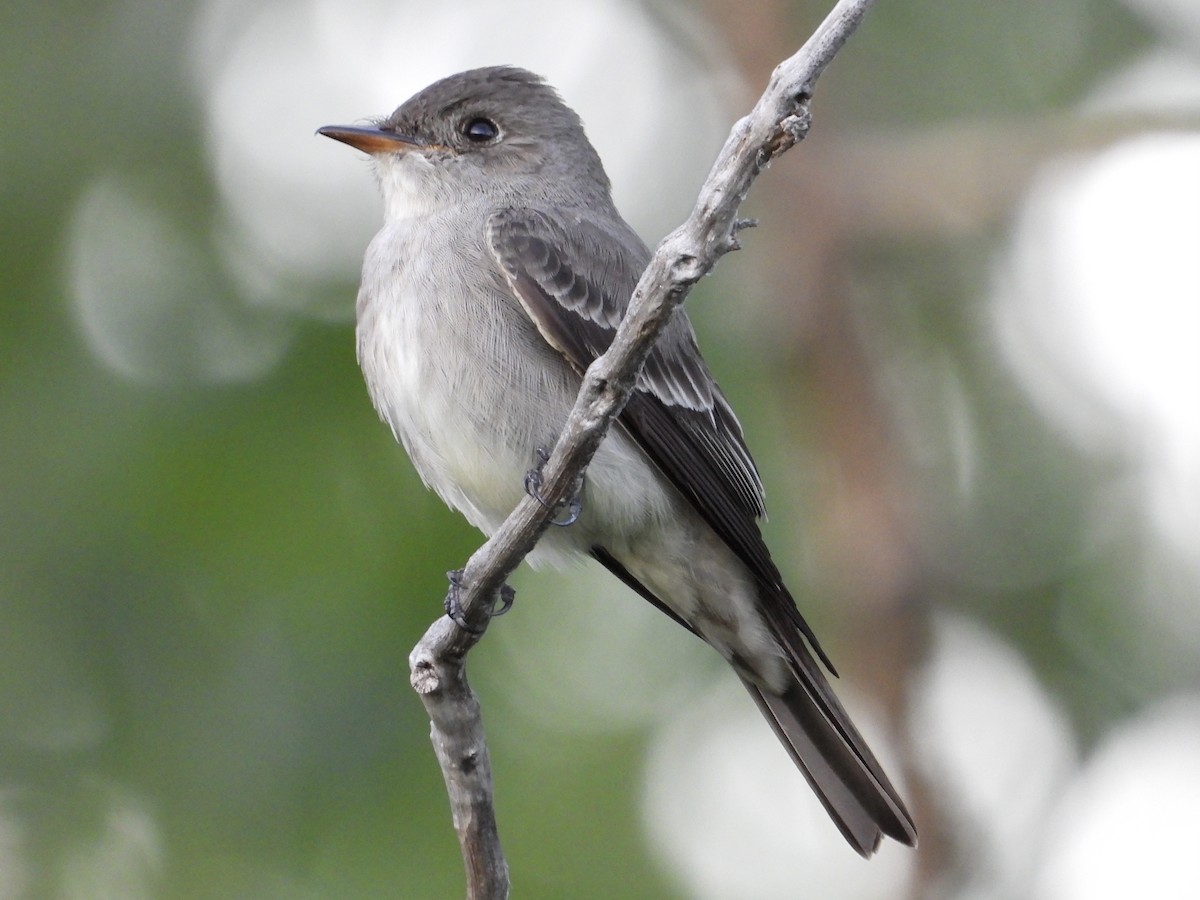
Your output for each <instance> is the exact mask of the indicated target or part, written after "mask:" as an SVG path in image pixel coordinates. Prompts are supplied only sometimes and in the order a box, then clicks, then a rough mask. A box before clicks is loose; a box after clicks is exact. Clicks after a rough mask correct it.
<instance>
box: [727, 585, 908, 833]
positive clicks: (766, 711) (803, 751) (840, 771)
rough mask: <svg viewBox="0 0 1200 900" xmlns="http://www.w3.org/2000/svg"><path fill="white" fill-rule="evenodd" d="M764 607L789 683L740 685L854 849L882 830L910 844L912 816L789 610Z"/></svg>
mask: <svg viewBox="0 0 1200 900" xmlns="http://www.w3.org/2000/svg"><path fill="white" fill-rule="evenodd" d="M794 609H795V606H794V605H792V606H791V610H794ZM766 610H767V611H768V614H767V617H768V620H769V621H770V622H771V625H772V626H773V630H774V632H775V637H776V640H777V641H778V643H779V645H780V646H781V648H782V649H784V650H785V651H786V653H787V657H788V667H789V669H790V670H791V673H792V676H793V682H792V684H791V685H790V686H789V687H788V688H787V690H785V691H784V692H783V693H782V694H775V693H772V692H770V691H768V690H765V689H764V688H762V687H760V686H759V685H757V684H755V683H753V682H750V681H747V680H746V679H742V681H743V683H744V684H745V685H746V690H748V691H749V692H750V696H752V697H753V698H754V702H755V703H757V704H758V708H759V709H760V710H761V711H762V714H763V715H764V716H765V717H766V719H767V721H768V722H770V723H771V727H772V728H774V729H775V734H776V735H778V737H779V740H780V741H782V742H783V745H784V747H786V748H787V750H788V752H789V753H790V754H791V756H792V759H793V761H795V763H796V765H797V767H799V769H800V771H801V772H803V773H804V777H805V778H806V779H808V783H809V784H810V785H811V786H812V789H813V791H814V792H815V793H816V795H817V797H819V798H820V800H821V803H822V804H824V806H825V809H826V810H827V811H828V813H829V815H830V817H831V818H832V819H833V821H834V822H835V823H836V824H837V826H838V828H839V829H841V832H842V834H843V835H845V837H846V840H847V841H849V842H850V845H851V846H852V847H854V849H855V850H857V851H858V852H859V853H861V854H862V855H863V856H870V855H871V854H872V853H874V852H875V850H877V849H878V848H879V841H880V839H881V838H882V837H883V835H885V834H886V835H887V836H888V837H890V838H894V839H895V840H897V841H899V842H900V843H902V844H907V845H908V846H910V847H915V846H916V844H917V829H916V827H915V826H914V825H913V820H912V816H910V815H909V813H908V810H907V809H905V807H904V801H903V800H901V799H900V795H899V793H897V791H896V789H895V788H894V787H892V783H891V781H890V780H888V777H887V775H886V774H884V771H883V767H882V766H881V765H879V761H878V760H877V759H875V754H874V753H872V752H871V748H870V747H868V746H867V742H866V741H865V740H863V737H862V735H861V734H859V733H858V729H857V728H855V727H854V723H853V722H851V721H850V716H849V715H848V714H847V713H846V710H845V708H844V707H843V706H842V704H841V701H840V700H838V698H837V695H836V694H834V692H833V688H831V687H830V686H829V681H828V680H827V679H826V678H825V674H824V673H823V672H822V671H821V668H820V665H819V664H818V663H817V661H816V660H815V659H814V658H813V655H812V653H811V652H810V651H809V647H808V644H807V643H806V642H805V639H804V637H803V636H802V634H801V632H800V630H799V629H798V628H797V627H796V625H795V623H794V622H793V621H792V619H793V615H792V614H791V610H788V609H787V608H786V607H785V606H784V605H783V604H782V603H773V604H769V605H766ZM794 617H795V618H797V619H798V618H799V615H798V614H796V615H795V616H794ZM780 619H783V621H780ZM817 652H820V650H819V648H818V650H817Z"/></svg>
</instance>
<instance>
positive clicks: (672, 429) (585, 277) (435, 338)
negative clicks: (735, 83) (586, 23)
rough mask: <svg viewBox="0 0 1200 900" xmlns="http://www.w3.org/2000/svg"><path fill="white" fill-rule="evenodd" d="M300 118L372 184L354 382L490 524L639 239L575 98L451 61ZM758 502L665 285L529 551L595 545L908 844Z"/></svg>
mask: <svg viewBox="0 0 1200 900" xmlns="http://www.w3.org/2000/svg"><path fill="white" fill-rule="evenodd" d="M318 133H319V134H322V135H324V136H327V137H329V138H332V139H335V140H337V141H341V142H343V143H345V144H348V145H350V146H351V147H354V148H357V149H359V150H361V151H363V152H365V153H367V154H368V155H369V157H370V159H371V160H372V162H373V168H374V172H375V175H376V177H377V179H378V182H379V187H380V190H381V193H382V195H383V200H384V223H383V226H382V228H381V230H380V231H379V232H378V234H377V235H376V236H375V237H374V238H373V239H372V240H371V242H370V244H369V245H368V247H367V249H366V252H365V255H364V260H363V268H362V280H361V285H360V288H359V292H358V296H357V301H356V304H355V312H356V330H355V333H356V345H357V357H358V362H359V365H360V367H361V369H362V372H363V377H364V380H365V383H366V386H367V391H368V393H369V395H370V399H371V401H372V403H373V405H374V407H375V409H376V410H377V412H378V414H379V416H380V418H381V419H382V420H383V421H384V422H385V423H386V424H387V425H388V426H389V427H390V428H391V430H392V432H393V434H394V435H395V437H396V439H397V440H398V441H399V442H400V443H401V444H402V445H403V447H404V449H405V450H406V452H407V454H408V456H409V458H410V459H411V461H412V464H413V466H414V467H415V468H416V470H417V472H418V473H419V475H420V476H421V479H422V480H423V481H424V483H425V484H426V485H427V486H428V487H429V488H431V489H432V490H433V491H435V492H436V493H437V494H438V495H439V496H440V497H441V498H442V500H443V501H445V503H446V504H447V505H449V506H450V507H451V508H453V509H455V510H457V511H459V512H461V513H462V514H463V515H464V516H465V517H466V519H467V520H468V521H469V522H471V523H472V524H473V525H475V526H476V527H478V528H479V529H480V530H481V531H483V532H484V533H485V534H487V535H491V534H492V533H493V532H494V531H495V530H496V529H498V528H499V527H500V525H501V523H502V522H503V521H504V520H505V518H506V517H507V516H508V515H509V513H510V512H511V511H512V510H513V509H514V508H515V507H516V505H517V504H518V502H519V501H520V500H521V498H522V494H523V492H525V491H527V490H528V489H529V486H528V485H527V484H526V481H527V478H526V476H527V474H528V473H529V472H530V471H531V465H533V464H535V463H536V461H537V460H538V458H539V454H540V455H541V458H543V460H544V456H545V453H546V449H545V448H547V447H552V446H553V445H554V442H555V440H556V439H557V437H558V434H559V432H560V431H561V429H562V427H563V425H564V423H565V421H566V418H567V415H568V413H569V411H570V409H571V407H572V405H573V402H574V400H575V397H576V395H577V393H578V391H579V387H580V384H581V379H582V376H583V373H584V372H585V370H586V369H587V367H588V365H589V364H590V363H591V362H592V361H593V360H594V359H596V358H597V357H598V356H599V355H600V354H602V353H603V352H604V351H605V350H606V349H607V348H608V346H609V344H610V343H611V341H612V338H613V335H614V334H615V332H616V329H617V326H618V325H619V323H620V321H621V318H622V316H623V315H624V313H625V310H626V307H627V305H628V303H629V299H630V296H631V294H632V292H633V289H634V286H635V284H636V283H637V281H638V278H639V276H640V275H641V273H642V271H643V270H644V269H645V267H646V265H647V263H648V262H649V260H650V251H649V249H648V247H647V246H646V244H645V243H644V242H643V241H642V239H641V238H640V237H639V236H638V235H637V234H636V233H635V232H634V230H633V229H632V228H631V227H630V226H629V225H628V224H627V223H626V221H625V220H624V219H623V218H622V217H621V215H620V213H619V212H618V211H617V209H616V206H615V205H614V203H613V199H612V194H611V185H610V181H609V179H608V176H607V174H606V173H605V170H604V166H603V164H602V162H601V160H600V157H599V155H598V154H597V152H596V150H595V149H594V147H593V146H592V144H591V142H590V141H589V139H588V137H587V135H586V133H585V131H584V127H583V123H582V121H581V119H580V117H579V116H578V115H577V114H576V113H575V112H574V111H573V110H572V109H571V108H570V107H568V106H567V105H566V103H565V102H564V101H563V100H562V98H561V97H560V95H559V94H558V93H557V91H555V89H554V88H553V87H551V86H550V85H549V84H548V83H547V82H546V81H545V80H544V79H542V78H540V77H539V76H537V75H534V74H533V73H531V72H528V71H526V70H524V69H521V68H517V67H513V66H490V67H486V68H478V69H472V70H469V71H465V72H460V73H457V74H454V75H451V76H449V77H446V78H443V79H441V80H440V81H437V82H435V83H433V84H431V85H430V86H428V87H426V88H425V89H423V90H421V91H420V92H418V93H417V94H416V95H414V96H413V97H412V98H411V99H409V100H407V101H406V102H404V103H403V104H402V105H401V106H400V107H398V108H397V109H396V110H395V111H394V112H393V113H392V114H391V115H389V116H387V117H386V118H382V119H378V120H373V121H372V122H371V124H370V125H367V126H361V125H360V126H344V125H331V126H326V127H323V128H321V129H319V130H318ZM765 514H766V507H765V502H764V488H763V484H762V481H761V478H760V476H759V472H758V470H757V468H756V466H755V463H754V461H753V459H752V457H751V455H750V451H749V450H748V449H747V446H746V441H745V438H744V435H743V431H742V427H741V425H740V424H739V422H738V419H737V416H736V415H735V414H734V411H733V409H732V407H731V406H730V404H729V401H728V400H727V399H726V397H725V394H724V393H723V392H722V391H721V389H720V388H719V387H718V385H717V383H716V380H715V379H714V377H713V375H712V373H711V371H710V369H709V367H708V365H707V363H706V362H705V360H704V358H703V357H702V356H701V353H700V350H699V347H698V345H697V339H696V334H695V332H694V330H693V328H692V325H691V323H690V321H689V319H688V317H687V315H686V313H685V312H684V310H683V309H682V308H681V307H677V308H676V309H675V310H674V311H673V312H672V313H671V315H670V318H669V320H668V322H667V324H666V325H665V327H664V328H663V330H662V332H661V335H660V337H659V339H658V341H657V343H656V345H655V346H654V348H653V350H652V351H651V352H650V354H649V356H648V358H647V359H646V361H645V364H644V367H643V369H642V371H641V373H640V374H639V376H638V378H637V382H636V386H635V388H634V390H633V392H632V394H631V396H630V397H629V400H628V403H627V404H626V406H625V407H624V409H623V411H622V412H621V413H620V415H619V416H618V418H617V419H616V421H615V423H614V425H613V427H612V429H611V431H610V432H609V434H608V435H607V436H606V437H605V439H604V441H603V442H602V443H601V445H600V447H599V449H598V450H597V452H596V454H595V457H594V458H593V460H592V462H591V464H590V465H589V467H588V468H587V471H586V475H585V478H584V479H583V481H582V483H581V485H580V488H579V494H578V498H577V501H576V508H575V509H574V510H573V511H572V513H571V517H570V521H569V522H568V521H562V522H559V523H558V524H560V525H563V526H564V527H557V528H551V529H549V530H548V531H547V532H546V533H545V534H544V535H543V537H542V538H541V540H540V541H539V543H538V545H537V546H536V547H535V549H534V550H533V551H532V552H531V553H530V554H529V556H528V561H529V562H530V563H531V564H532V565H534V566H539V565H545V564H558V565H561V564H563V563H565V562H569V561H571V560H573V559H578V558H580V557H586V556H590V557H592V558H594V559H595V560H597V561H599V563H600V564H601V565H603V566H604V567H605V568H607V569H608V570H609V571H610V572H612V573H613V574H614V575H615V576H616V577H617V578H619V579H620V580H621V581H622V582H624V583H625V584H626V585H628V586H629V587H630V588H632V589H633V590H634V591H635V592H637V593H638V594H640V595H641V596H642V597H643V598H645V599H646V600H648V601H649V602H650V603H652V604H653V605H654V606H655V607H657V608H658V609H659V610H661V611H662V612H664V613H665V614H666V615H668V616H669V617H670V618H671V619H673V620H674V621H675V622H677V623H678V624H679V625H681V626H683V627H684V628H685V629H687V630H688V631H690V632H692V633H693V634H694V635H696V636H697V637H699V638H700V639H701V640H703V641H705V642H706V643H707V644H709V645H710V646H711V647H712V648H713V649H714V650H716V651H717V652H718V653H719V654H720V655H721V656H722V657H723V658H724V659H725V660H726V661H727V662H728V663H729V664H730V666H731V667H732V668H733V670H734V672H735V673H736V675H737V677H738V678H739V679H740V680H741V682H742V684H743V685H744V686H745V688H746V690H747V691H748V692H749V694H750V696H751V697H752V698H753V700H754V702H755V703H756V704H757V706H758V708H759V710H760V711H761V712H762V714H763V716H764V717H765V718H766V720H767V722H768V723H769V724H770V726H771V727H772V728H773V729H774V732H775V734H776V735H777V736H778V738H779V739H780V741H781V742H782V744H783V746H784V747H785V748H786V750H787V752H788V753H789V754H790V756H791V758H792V760H793V761H794V762H795V764H796V766H797V767H798V768H799V770H800V771H801V773H803V775H804V777H805V778H806V779H807V781H808V783H809V785H810V786H811V787H812V789H813V791H814V792H815V794H816V796H817V797H818V798H819V800H820V802H821V803H822V804H823V805H824V807H825V809H826V811H827V812H828V813H829V816H830V817H831V819H832V820H833V822H834V824H835V825H836V826H837V828H838V829H839V830H840V831H841V833H842V835H843V836H844V837H845V838H846V840H847V841H848V842H849V844H850V846H851V847H853V848H854V850H856V851H857V852H858V853H859V854H861V855H863V856H864V857H865V856H870V855H871V854H872V853H873V852H875V850H876V849H877V848H878V847H879V845H880V842H881V839H882V837H883V836H885V835H886V836H888V837H891V838H893V839H895V840H896V841H899V842H900V843H902V844H906V845H909V846H915V845H916V840H917V833H916V828H915V826H914V824H913V819H912V817H911V815H910V814H909V812H908V810H907V809H906V807H905V804H904V801H903V800H902V798H901V797H900V795H899V793H898V792H897V790H896V789H895V787H893V785H892V783H891V781H890V780H889V778H888V776H887V775H886V773H885V772H884V770H883V768H882V766H881V765H880V764H879V762H878V761H877V759H876V758H875V755H874V754H873V753H872V752H871V750H870V748H869V747H868V746H867V743H866V741H865V740H864V739H863V737H862V735H861V734H860V733H859V732H858V730H857V728H856V727H855V726H854V724H853V722H852V721H851V720H850V717H849V715H848V714H847V713H846V710H845V709H844V708H843V706H842V704H841V702H840V701H839V700H838V697H837V695H836V694H835V693H834V691H833V689H832V687H831V686H830V683H829V680H828V679H827V678H826V675H825V671H823V667H824V669H825V670H827V671H828V672H830V673H831V674H834V675H836V670H835V669H834V668H833V665H832V664H831V663H830V661H829V659H828V657H827V656H826V654H825V652H824V651H823V650H822V648H821V646H820V644H819V642H818V641H817V638H816V635H815V634H814V633H813V631H812V629H811V628H810V627H809V625H808V623H807V622H806V621H805V619H804V617H803V616H802V615H801V613H800V611H799V610H798V608H797V606H796V603H795V601H794V599H793V597H792V595H791V594H790V593H789V591H788V589H787V587H786V586H785V585H784V582H783V578H782V576H781V574H780V571H779V569H778V568H777V566H776V564H775V563H774V561H773V560H772V557H771V554H770V551H769V549H768V548H767V545H766V543H765V541H764V539H763V537H762V534H761V531H760V529H759V521H760V520H761V519H762V518H763V517H764V516H765Z"/></svg>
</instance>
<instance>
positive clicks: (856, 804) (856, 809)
mask: <svg viewBox="0 0 1200 900" xmlns="http://www.w3.org/2000/svg"><path fill="white" fill-rule="evenodd" d="M592 555H593V556H594V557H595V558H596V559H598V560H599V561H600V562H601V563H602V564H603V565H604V566H605V567H606V568H608V569H609V571H611V572H613V573H614V574H615V575H617V576H618V577H619V578H620V579H621V580H622V581H624V582H625V583H626V584H627V585H629V586H630V587H631V588H633V589H634V590H635V591H637V592H638V593H639V594H641V595H642V596H643V597H645V598H646V599H647V600H649V601H650V602H651V603H653V604H654V605H655V606H657V607H658V608H659V609H661V610H662V611H663V612H665V613H666V614H667V615H668V616H670V617H671V618H672V619H674V620H675V621H676V622H678V623H679V624H680V625H682V626H683V627H684V628H687V629H688V630H689V631H693V629H692V627H691V626H690V625H689V624H688V623H687V622H685V621H683V620H682V619H681V618H680V617H679V616H678V615H676V614H675V612H673V611H672V610H671V609H670V607H668V606H667V605H666V604H665V603H663V602H662V601H661V600H659V599H658V597H656V596H654V594H653V593H652V592H651V591H650V590H648V589H647V588H646V587H645V585H643V584H641V583H640V582H639V581H638V580H637V579H636V578H634V577H633V576H632V575H631V574H630V573H629V571H628V570H627V569H626V568H625V567H624V566H623V565H621V563H620V562H618V561H617V560H616V559H615V558H614V557H613V556H612V555H611V554H609V553H608V552H607V551H606V550H604V549H603V548H599V547H597V548H594V549H593V550H592ZM777 591H778V592H782V593H776V592H777ZM764 593H766V594H767V595H768V596H767V598H766V601H767V602H764V604H763V609H764V612H765V613H766V618H767V621H768V622H769V624H770V626H771V628H772V630H773V631H774V633H775V639H776V641H777V642H778V644H779V646H780V648H781V649H782V650H783V651H784V652H785V653H786V655H787V657H788V667H789V669H790V670H791V673H792V677H793V681H792V684H791V685H790V686H789V687H788V688H787V690H786V691H784V692H783V693H782V694H776V693H772V692H770V691H768V690H765V689H764V688H762V687H760V686H759V685H758V684H756V683H755V682H753V681H750V680H748V679H746V678H743V679H742V683H743V684H744V685H745V686H746V690H748V691H749V692H750V696H751V697H753V698H754V702H755V703H757V704H758V708H759V709H760V710H761V711H762V714H763V715H764V716H765V717H766V719H767V721H768V722H770V723H771V727H772V728H774V729H775V734H776V735H778V737H779V740H780V741H781V742H782V743H783V745H784V747H786V748H787V751H788V753H790V754H791V757H792V760H793V761H794V762H795V763H796V766H797V767H798V768H799V769H800V771H801V772H802V773H803V774H804V777H805V778H806V779H807V780H808V783H809V785H810V786H811V787H812V789H813V791H814V793H816V795H817V797H818V798H820V800H821V803H822V804H823V805H824V806H825V809H826V810H827V811H828V813H829V816H830V818H832V819H833V821H834V823H835V824H836V825H837V827H838V829H839V830H840V831H841V832H842V834H843V835H844V836H845V838H846V840H847V841H849V843H850V846H852V847H853V848H854V849H855V850H857V851H858V852H859V853H861V854H862V855H863V856H870V855H871V854H872V853H874V852H875V851H876V850H877V849H878V848H879V842H880V840H881V839H882V838H883V835H885V834H886V835H887V836H888V837H891V838H895V839H896V840H897V841H899V842H900V843H902V844H907V845H908V846H910V847H915V846H916V844H917V830H916V828H915V826H914V825H913V821H912V816H910V815H909V814H908V810H907V809H905V807H904V801H903V800H901V799H900V795H899V794H898V793H897V792H896V789H895V788H894V787H892V783H891V781H889V780H888V777H887V775H885V774H884V771H883V767H882V766H880V765H879V762H878V760H876V759H875V754H873V753H872V752H871V749H870V748H869V747H868V746H867V742H866V741H864V740H863V738H862V735H860V734H859V733H858V729H857V728H855V727H854V723H853V722H851V721H850V716H849V715H848V714H847V713H846V710H845V709H844V708H843V707H842V704H841V701H839V700H838V698H837V695H835V694H834V693H833V688H831V687H830V686H829V681H828V680H827V679H826V678H825V674H824V673H823V672H822V671H821V669H820V665H819V664H818V663H817V661H816V659H814V657H813V653H812V651H810V649H809V645H808V644H807V643H806V640H807V639H811V640H812V642H813V648H814V649H815V650H816V652H817V653H820V654H821V658H822V659H825V656H824V654H823V653H821V650H820V647H819V646H818V645H817V644H816V639H815V638H813V637H811V632H810V631H809V629H808V626H807V625H805V624H804V621H803V619H801V618H800V615H799V613H798V612H797V611H796V607H795V604H794V603H793V602H792V600H791V597H790V596H787V595H786V592H784V589H783V588H782V586H781V585H780V586H779V587H778V588H776V589H768V590H766V591H765V592H764ZM785 600H786V603H785V602H783V601H785ZM806 636H808V638H806ZM830 668H831V669H832V666H831V667H830Z"/></svg>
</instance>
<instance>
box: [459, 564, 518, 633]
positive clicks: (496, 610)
mask: <svg viewBox="0 0 1200 900" xmlns="http://www.w3.org/2000/svg"><path fill="white" fill-rule="evenodd" d="M446 578H447V579H449V581H450V588H449V589H448V590H447V591H446V600H445V608H446V615H447V616H449V617H450V621H452V622H453V623H454V624H455V625H457V626H458V627H459V628H461V629H462V630H463V631H466V632H468V633H469V634H472V635H475V636H476V637H478V636H479V635H481V634H483V632H484V631H485V630H486V629H487V624H486V623H485V624H484V625H483V626H474V625H471V624H469V623H468V622H467V617H466V610H464V609H463V605H462V601H461V600H460V599H459V593H460V592H461V591H462V578H463V570H462V569H454V570H452V571H450V572H447V573H446ZM516 597H517V592H516V591H515V590H513V589H512V588H511V587H510V586H508V585H507V584H504V585H501V586H500V602H499V603H498V604H497V605H496V606H494V607H493V608H492V612H491V615H490V616H489V617H488V618H489V619H494V618H495V617H496V616H502V615H504V614H505V613H506V612H508V611H509V610H510V609H512V607H513V601H514V600H515V599H516Z"/></svg>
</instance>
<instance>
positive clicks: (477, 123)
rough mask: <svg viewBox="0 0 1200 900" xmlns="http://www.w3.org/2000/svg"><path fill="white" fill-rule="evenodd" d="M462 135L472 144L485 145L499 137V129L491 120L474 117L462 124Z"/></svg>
mask: <svg viewBox="0 0 1200 900" xmlns="http://www.w3.org/2000/svg"><path fill="white" fill-rule="evenodd" d="M462 133H463V135H464V136H465V137H466V139H467V140H468V141H470V142H471V143H472V144H486V143H487V142H488V141H494V140H495V139H496V138H498V137H499V136H500V127H499V126H498V125H497V124H496V123H495V122H493V121H492V120H491V119H485V118H484V117H483V116H476V117H475V118H473V119H467V121H466V122H464V123H463V127H462Z"/></svg>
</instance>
